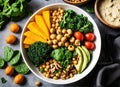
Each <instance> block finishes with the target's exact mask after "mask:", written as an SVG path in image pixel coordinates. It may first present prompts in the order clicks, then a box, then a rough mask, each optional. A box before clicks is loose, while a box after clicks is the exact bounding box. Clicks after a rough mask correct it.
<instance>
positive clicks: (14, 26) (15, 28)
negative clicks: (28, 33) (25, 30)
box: [10, 23, 20, 33]
mask: <svg viewBox="0 0 120 87" xmlns="http://www.w3.org/2000/svg"><path fill="white" fill-rule="evenodd" d="M19 30H20V27H19V25H18V24H17V23H12V24H10V31H11V32H13V33H17V32H18V31H19Z"/></svg>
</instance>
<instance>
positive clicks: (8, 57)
mask: <svg viewBox="0 0 120 87" xmlns="http://www.w3.org/2000/svg"><path fill="white" fill-rule="evenodd" d="M13 53H14V51H13V49H12V48H10V47H8V46H5V47H4V58H5V61H6V62H8V61H10V60H11V58H12V56H13Z"/></svg>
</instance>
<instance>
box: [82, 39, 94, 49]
mask: <svg viewBox="0 0 120 87" xmlns="http://www.w3.org/2000/svg"><path fill="white" fill-rule="evenodd" d="M84 45H85V47H86V48H87V49H89V50H94V48H95V44H94V43H93V42H90V41H85V43H84Z"/></svg>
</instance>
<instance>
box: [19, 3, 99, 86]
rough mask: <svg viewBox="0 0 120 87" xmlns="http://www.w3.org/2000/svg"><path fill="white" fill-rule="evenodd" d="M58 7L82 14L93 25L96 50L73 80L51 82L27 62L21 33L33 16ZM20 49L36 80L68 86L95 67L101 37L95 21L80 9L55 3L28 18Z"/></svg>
mask: <svg viewBox="0 0 120 87" xmlns="http://www.w3.org/2000/svg"><path fill="white" fill-rule="evenodd" d="M58 7H61V8H63V9H65V10H66V9H72V10H74V11H75V12H76V13H78V14H83V15H84V16H87V17H88V19H89V20H90V21H91V22H92V24H93V29H94V34H95V35H96V41H95V45H96V48H95V50H94V51H93V54H92V60H91V62H90V64H89V66H88V67H87V68H86V69H85V70H84V71H83V72H82V73H81V74H77V75H75V76H74V77H73V78H70V79H67V80H61V79H60V80H53V79H49V78H46V77H44V76H43V75H42V73H40V71H39V70H38V68H36V67H35V66H34V65H33V64H32V63H31V62H30V60H29V58H28V57H27V55H26V50H25V48H24V47H23V44H22V42H23V40H24V35H23V33H24V32H25V31H26V26H27V24H28V23H29V22H30V21H32V20H34V16H35V15H36V14H40V13H41V12H42V11H43V10H48V9H55V8H58ZM20 49H21V52H22V57H23V59H24V61H25V63H26V64H27V66H28V67H29V69H30V70H31V72H32V73H33V74H34V75H36V76H37V77H38V78H40V79H42V80H44V81H46V82H49V83H53V84H69V83H73V82H76V81H78V80H80V79H82V78H84V77H85V76H87V75H88V73H90V72H91V71H92V69H93V68H94V67H95V65H96V63H97V61H98V59H99V55H100V50H101V37H100V33H99V30H98V27H97V25H96V23H95V21H94V20H93V19H92V18H91V17H90V16H89V15H88V14H87V13H86V12H85V11H83V10H82V9H80V8H78V7H76V6H73V5H69V4H64V3H56V4H51V5H48V6H45V7H43V8H40V9H39V10H38V11H36V12H35V13H34V14H33V15H32V16H31V17H30V18H29V20H28V21H27V23H26V24H25V26H24V29H23V31H22V34H21V39H20Z"/></svg>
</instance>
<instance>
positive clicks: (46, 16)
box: [42, 10, 51, 30]
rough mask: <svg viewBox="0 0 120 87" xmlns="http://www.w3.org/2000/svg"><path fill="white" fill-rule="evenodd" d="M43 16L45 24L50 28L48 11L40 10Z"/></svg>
mask: <svg viewBox="0 0 120 87" xmlns="http://www.w3.org/2000/svg"><path fill="white" fill-rule="evenodd" d="M42 15H43V18H44V20H45V22H46V24H47V27H48V29H49V30H50V28H51V23H50V11H49V10H48V11H43V12H42Z"/></svg>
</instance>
